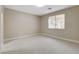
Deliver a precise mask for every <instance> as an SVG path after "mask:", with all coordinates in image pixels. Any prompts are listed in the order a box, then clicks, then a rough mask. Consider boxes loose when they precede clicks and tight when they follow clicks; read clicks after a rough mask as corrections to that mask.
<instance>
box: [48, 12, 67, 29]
mask: <svg viewBox="0 0 79 59" xmlns="http://www.w3.org/2000/svg"><path fill="white" fill-rule="evenodd" d="M62 14H63V15H64V28H56V16H57V15H62ZM62 14H55V15H52V16H55V28H49V17H52V16H48V29H49V30H51V29H54V30H65V27H66V26H65V20H66V17H65V13H62Z"/></svg>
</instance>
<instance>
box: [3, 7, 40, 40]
mask: <svg viewBox="0 0 79 59" xmlns="http://www.w3.org/2000/svg"><path fill="white" fill-rule="evenodd" d="M39 32H40V17H39V16H35V15H31V14H28V13H23V12H19V11H14V10H11V9H7V8H5V9H4V38H5V39H7V38H14V37H19V36H25V35H30V34H35V33H39Z"/></svg>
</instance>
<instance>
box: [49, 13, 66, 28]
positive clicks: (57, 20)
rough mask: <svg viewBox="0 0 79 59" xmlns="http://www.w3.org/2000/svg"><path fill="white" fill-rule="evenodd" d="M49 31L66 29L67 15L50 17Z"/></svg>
mask: <svg viewBox="0 0 79 59" xmlns="http://www.w3.org/2000/svg"><path fill="white" fill-rule="evenodd" d="M48 28H49V29H64V28H65V14H60V15H55V16H50V17H49V18H48Z"/></svg>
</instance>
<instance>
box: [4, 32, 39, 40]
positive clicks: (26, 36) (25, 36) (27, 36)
mask: <svg viewBox="0 0 79 59" xmlns="http://www.w3.org/2000/svg"><path fill="white" fill-rule="evenodd" d="M38 34H39V33H35V34H29V35H24V36H18V37H13V38H7V39H5V41H9V40H16V39H21V38H29V37H32V36H35V35H38Z"/></svg>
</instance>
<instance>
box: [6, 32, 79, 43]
mask: <svg viewBox="0 0 79 59" xmlns="http://www.w3.org/2000/svg"><path fill="white" fill-rule="evenodd" d="M35 35H44V36H48V37H52V38H58V39H62V40H66V41H70V42H73V43H78V44H79V41H78V40H72V39H66V38H62V37H58V36H54V35H50V34H46V33H35V34H30V35H24V36H19V37H13V38H8V39H5V41H8V40H14V39H21V38H29V37H32V36H35Z"/></svg>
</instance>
